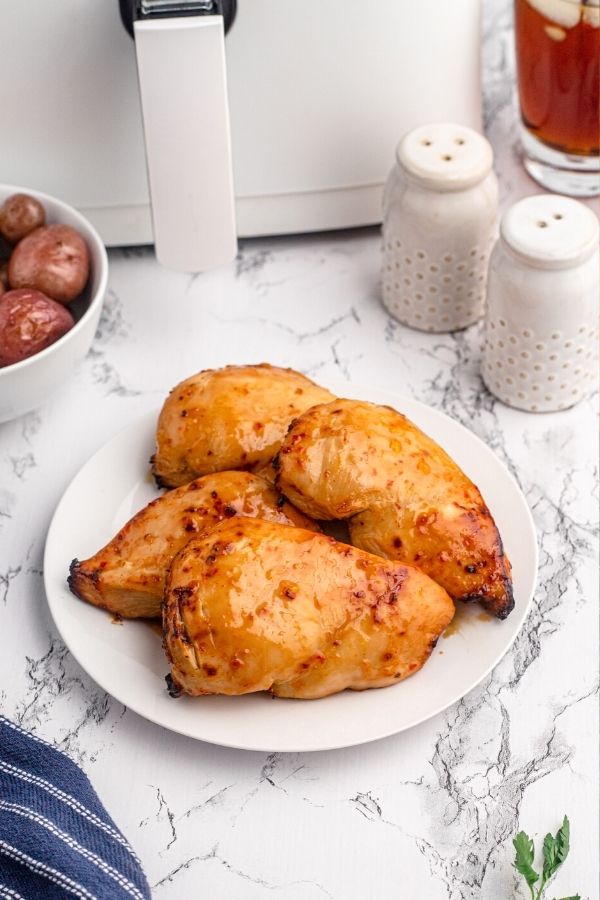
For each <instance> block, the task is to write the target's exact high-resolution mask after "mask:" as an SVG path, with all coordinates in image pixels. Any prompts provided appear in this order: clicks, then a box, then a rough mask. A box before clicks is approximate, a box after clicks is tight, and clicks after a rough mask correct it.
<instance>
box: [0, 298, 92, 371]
mask: <svg viewBox="0 0 600 900" xmlns="http://www.w3.org/2000/svg"><path fill="white" fill-rule="evenodd" d="M74 324H75V320H74V319H73V316H72V315H71V313H70V312H69V310H68V309H65V307H64V306H62V304H60V303H57V302H56V301H55V300H51V299H50V298H49V297H46V296H45V295H44V294H42V293H41V292H40V291H35V290H30V289H29V288H24V289H21V290H16V291H7V292H6V293H5V294H4V295H3V296H2V297H0V367H2V366H10V365H12V364H13V363H17V362H21V360H23V359H27V358H28V357H29V356H33V355H34V354H35V353H39V352H40V350H44V349H45V348H46V347H49V346H50V344H53V343H54V342H55V341H57V340H58V339H59V338H60V337H62V336H63V334H66V332H67V331H69V329H70V328H72V327H73V325H74Z"/></svg>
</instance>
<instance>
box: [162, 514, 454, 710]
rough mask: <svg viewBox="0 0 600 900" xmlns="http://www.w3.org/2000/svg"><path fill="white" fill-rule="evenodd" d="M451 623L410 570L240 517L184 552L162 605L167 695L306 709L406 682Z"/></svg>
mask: <svg viewBox="0 0 600 900" xmlns="http://www.w3.org/2000/svg"><path fill="white" fill-rule="evenodd" d="M453 615H454V606H453V604H452V601H451V600H450V598H449V597H448V595H447V593H446V592H445V591H444V590H443V589H442V588H440V587H439V585H437V584H436V583H435V582H434V581H432V580H431V579H430V578H428V577H427V575H425V574H423V573H422V572H421V571H419V570H418V569H415V568H413V567H412V566H407V565H404V564H402V563H398V562H393V561H387V560H383V559H381V558H379V557H376V556H372V555H371V554H369V553H364V552H363V551H361V550H357V549H356V548H355V547H350V546H349V545H348V544H341V543H338V542H337V541H335V540H334V539H333V538H329V537H326V536H325V535H322V534H315V533H314V532H310V531H306V530H305V529H301V528H293V527H290V526H286V525H279V524H277V523H274V522H265V521H261V520H260V519H244V518H237V519H231V520H229V521H224V522H221V523H220V524H219V525H217V526H216V527H215V528H214V529H213V530H212V531H210V532H205V533H204V534H203V535H201V536H200V537H198V538H195V539H194V540H192V541H191V542H190V543H188V544H187V545H186V546H185V547H184V548H183V550H181V552H180V553H179V554H178V555H177V556H176V558H175V559H174V561H173V564H172V566H171V569H170V572H169V576H168V579H167V585H166V589H165V600H164V604H163V635H164V646H165V650H166V652H167V656H168V658H169V660H170V663H171V689H172V692H173V691H177V690H181V691H184V692H186V693H188V694H194V695H199V694H247V693H250V692H253V691H272V693H273V694H276V695H277V696H279V697H297V698H305V699H313V698H317V697H324V696H326V695H328V694H334V693H337V692H338V691H343V690H344V689H345V688H352V689H354V690H363V689H364V688H374V687H385V686H386V685H390V684H395V683H396V682H397V681H400V680H402V679H403V678H406V677H407V676H408V675H412V674H413V673H414V672H416V671H417V670H418V669H420V668H421V666H422V665H423V664H424V662H425V661H426V660H427V658H428V657H429V655H430V653H431V651H432V648H433V647H434V646H435V643H436V641H437V639H438V638H439V636H440V634H441V633H442V631H443V630H444V628H446V626H447V625H448V623H449V622H450V621H451V619H452V616H453Z"/></svg>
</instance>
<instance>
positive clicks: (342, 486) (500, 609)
mask: <svg viewBox="0 0 600 900" xmlns="http://www.w3.org/2000/svg"><path fill="white" fill-rule="evenodd" d="M275 466H276V467H278V476H277V486H278V487H279V488H280V490H281V491H282V492H283V493H284V494H285V496H286V497H288V498H289V499H290V500H291V501H292V503H294V504H295V505H296V506H297V507H298V508H299V509H301V510H302V511H303V512H304V513H306V514H307V515H310V516H313V517H314V518H317V519H348V520H349V522H348V524H349V529H350V538H351V541H352V543H353V544H354V545H355V546H357V547H360V548H362V549H363V550H368V551H369V552H370V553H376V554H378V555H379V556H383V557H386V558H387V559H395V560H399V561H400V562H403V563H410V564H412V565H415V566H418V567H419V568H420V569H422V571H423V572H425V573H426V574H427V575H429V576H430V577H431V578H433V579H434V580H435V581H437V583H438V584H440V585H441V586H442V587H443V588H445V590H446V591H448V593H449V594H450V596H451V597H452V598H453V599H454V600H478V601H480V602H481V604H482V605H483V606H484V608H485V609H487V610H488V611H489V612H490V613H492V614H493V615H495V616H497V617H498V618H499V619H504V618H506V616H507V615H508V614H509V613H510V611H511V610H512V608H513V606H514V601H513V591H512V582H511V574H510V571H511V570H510V564H509V562H508V559H507V558H506V556H505V554H504V551H503V548H502V541H501V539H500V535H499V533H498V529H497V528H496V525H495V523H494V520H493V518H492V516H491V514H490V512H489V510H488V508H487V506H486V505H485V503H484V501H483V499H482V497H481V494H480V493H479V491H478V489H477V488H476V486H475V485H474V484H473V483H472V482H471V481H470V480H469V479H468V478H467V476H466V475H465V474H464V472H462V471H461V469H459V467H458V466H457V465H456V463H455V462H453V460H452V459H451V458H450V457H449V456H448V455H447V453H445V452H444V451H443V450H442V449H441V447H439V446H438V445H437V444H436V443H435V441H433V440H431V438H429V437H427V435H426V434H424V433H423V432H422V431H420V430H419V429H418V428H417V427H416V426H415V425H413V424H412V422H410V421H409V420H408V419H407V418H406V417H405V416H403V415H401V414H400V413H398V412H396V411H395V410H394V409H391V408H390V407H387V406H376V405H375V404H373V403H365V402H359V401H355V400H336V401H335V402H333V403H327V404H323V405H321V406H316V407H314V408H313V409H310V410H308V411H307V412H305V413H304V414H303V415H302V416H300V417H299V418H298V419H296V421H295V422H294V423H293V425H292V427H291V428H290V430H289V432H288V434H287V436H286V438H285V440H284V442H283V444H282V446H281V450H280V452H279V455H278V457H277V458H276V460H275Z"/></svg>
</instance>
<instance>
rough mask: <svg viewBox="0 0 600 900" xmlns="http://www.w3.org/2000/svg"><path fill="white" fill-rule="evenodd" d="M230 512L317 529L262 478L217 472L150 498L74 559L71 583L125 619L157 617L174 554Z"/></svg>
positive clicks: (90, 600)
mask: <svg viewBox="0 0 600 900" xmlns="http://www.w3.org/2000/svg"><path fill="white" fill-rule="evenodd" d="M233 516H260V517H261V518H263V519H267V520H268V521H271V522H281V523H284V524H287V525H299V526H301V527H302V528H307V529H317V526H316V525H315V524H314V523H313V522H311V520H310V519H307V518H306V516H303V515H302V513H300V512H298V511H297V510H295V509H294V508H293V507H292V506H291V505H290V504H289V503H286V502H285V501H284V500H283V498H282V497H281V496H280V495H279V494H278V493H277V492H276V491H275V490H274V489H273V488H272V487H271V486H270V485H268V484H267V483H266V482H265V481H263V479H262V478H259V477H258V476H256V475H251V474H250V473H249V472H218V473H216V474H214V475H207V476H205V477H204V478H198V479H197V480H196V481H193V482H192V483H191V484H188V485H185V486H184V487H180V488H177V489H176V490H174V491H169V492H168V493H167V494H165V495H164V496H162V497H159V498H158V499H157V500H153V501H152V502H151V503H149V504H148V506H146V507H145V508H144V509H142V510H141V511H140V512H138V513H137V515H135V516H134V517H133V518H132V519H130V521H129V522H127V524H126V525H125V526H124V527H123V528H122V529H121V530H120V531H119V533H118V534H117V535H115V537H114V538H113V539H112V540H111V541H110V542H109V543H108V544H107V545H106V547H104V548H103V549H102V550H100V551H99V552H98V553H96V554H95V555H94V556H92V557H90V559H86V560H83V561H82V562H80V561H79V560H77V559H74V560H73V562H72V563H71V570H70V575H69V587H70V588H71V590H72V591H73V593H74V594H75V595H76V596H77V597H80V598H81V599H82V600H87V601H88V603H92V604H93V605H94V606H100V607H102V609H107V610H109V611H110V612H112V613H118V614H119V615H120V616H123V617H125V618H128V619H131V618H138V617H158V616H160V614H161V601H162V596H163V592H164V586H165V577H166V574H167V569H168V568H169V566H170V564H171V562H172V560H173V557H174V556H175V555H176V554H177V553H178V552H179V550H181V548H182V547H183V546H184V545H185V544H186V543H187V542H188V541H189V540H190V539H191V538H192V537H194V536H195V535H198V534H199V533H201V532H202V531H205V530H206V529H209V528H212V527H213V526H214V525H215V524H217V523H218V522H220V521H221V520H222V519H229V518H232V517H233Z"/></svg>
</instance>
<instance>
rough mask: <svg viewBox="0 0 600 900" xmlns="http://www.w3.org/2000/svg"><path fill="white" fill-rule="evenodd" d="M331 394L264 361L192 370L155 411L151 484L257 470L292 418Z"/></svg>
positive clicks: (174, 484) (272, 452) (270, 455)
mask: <svg viewBox="0 0 600 900" xmlns="http://www.w3.org/2000/svg"><path fill="white" fill-rule="evenodd" d="M333 397H334V395H333V394H331V393H330V392H329V391H326V390H325V389H324V388H321V387H319V386H318V385H316V384H314V383H313V382H312V381H310V379H308V378H306V377H305V376H304V375H300V373H299V372H294V370H293V369H279V368H277V367H275V366H269V365H267V364H266V363H265V364H261V365H256V366H226V367H225V368H223V369H207V370H205V371H203V372H200V373H198V375H193V376H192V377H191V378H187V379H186V380H185V381H182V382H181V384H178V385H177V387H175V388H173V390H172V391H171V393H170V395H169V397H168V398H167V400H166V401H165V403H164V405H163V408H162V410H161V413H160V416H159V420H158V428H157V431H156V453H155V454H154V456H153V457H152V472H153V474H154V477H155V478H156V481H157V484H158V485H159V486H160V487H177V486H178V485H182V484H186V483H187V482H188V481H191V480H192V478H196V477H198V476H199V475H207V474H209V473H211V472H220V471H225V470H230V469H247V470H250V471H256V470H257V469H259V468H260V467H261V466H266V465H268V464H269V463H270V461H271V459H272V458H273V456H274V455H275V453H276V452H277V450H278V449H279V445H280V444H281V441H282V440H283V438H284V436H285V433H286V431H287V429H288V427H289V424H290V422H291V421H292V419H294V418H295V417H296V416H298V415H300V414H301V413H303V412H304V411H305V410H307V409H309V408H310V407H311V406H314V405H315V404H316V403H326V402H327V401H328V400H333Z"/></svg>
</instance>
